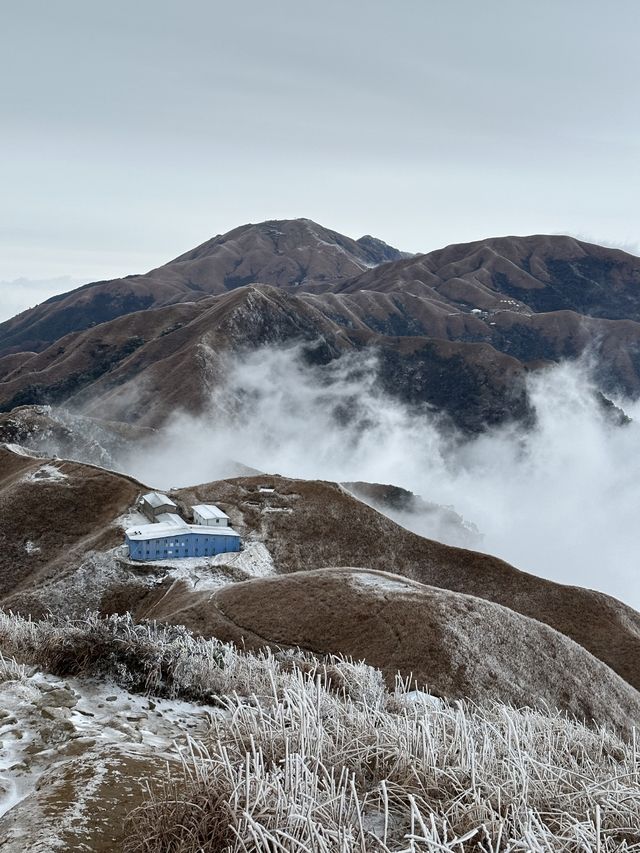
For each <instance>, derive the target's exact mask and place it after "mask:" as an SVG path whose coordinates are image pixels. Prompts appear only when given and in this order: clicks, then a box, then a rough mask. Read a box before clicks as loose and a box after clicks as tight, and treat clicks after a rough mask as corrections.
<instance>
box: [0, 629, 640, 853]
mask: <svg viewBox="0 0 640 853" xmlns="http://www.w3.org/2000/svg"><path fill="white" fill-rule="evenodd" d="M96 638H97V642H95V641H96ZM0 649H2V650H3V651H4V652H6V654H7V655H9V654H11V655H13V656H14V657H15V658H16V659H17V660H18V661H20V662H22V663H25V662H26V663H37V664H38V665H40V666H51V667H58V669H57V670H56V669H55V668H54V669H53V671H54V672H55V671H58V672H60V670H65V669H66V670H67V671H68V670H69V667H72V669H73V671H74V672H75V673H79V674H87V675H89V674H91V675H100V674H108V675H109V676H110V677H114V675H115V676H118V673H120V675H119V676H118V677H119V678H120V679H121V682H124V683H127V682H129V683H131V684H134V686H136V685H137V688H138V689H146V690H149V691H160V692H163V693H164V694H165V695H176V696H177V695H183V696H185V695H191V696H197V697H199V699H200V700H203V699H204V700H205V701H210V702H211V703H212V704H215V705H216V706H217V710H216V712H215V713H212V714H211V718H210V725H209V729H208V732H207V734H206V735H205V736H204V737H203V738H202V739H201V740H199V741H198V742H191V744H190V747H189V749H188V750H187V751H186V752H185V753H184V754H183V769H182V772H181V773H179V774H177V775H174V776H173V777H171V778H167V782H166V786H165V788H164V790H160V791H158V790H156V791H155V793H154V794H153V795H151V794H149V797H148V799H147V801H146V803H145V804H144V805H143V806H141V807H140V808H138V809H136V810H135V811H134V812H133V813H132V814H131V816H130V821H129V823H130V826H129V831H128V841H127V845H126V853H160V851H162V853H196V851H197V853H214V851H215V853H316V851H317V853H400V851H404V853H423V851H424V852H425V853H426V851H429V853H435V852H436V851H451V853H453V852H454V851H455V853H460V851H484V853H507V851H513V853H516V851H518V852H519V853H525V851H533V853H542V852H543V851H544V853H552V852H553V853H555V852H556V851H563V852H566V853H578V851H601V853H612V851H632V850H634V851H640V761H639V756H638V751H637V749H636V743H635V738H633V739H631V740H630V741H629V742H627V741H624V740H622V739H621V738H620V737H618V736H617V735H616V734H615V733H614V732H612V731H608V730H606V729H604V728H601V729H592V728H588V727H586V726H585V725H584V724H582V723H580V722H578V721H575V720H573V719H570V718H568V717H567V716H566V715H565V714H562V713H560V712H557V711H553V710H549V711H542V710H539V709H537V710H534V709H531V708H514V707H511V706H509V705H501V704H496V703H487V704H486V705H482V706H480V705H472V704H470V703H463V702H455V703H451V702H447V701H444V700H442V699H437V698H435V697H433V696H429V695H428V694H426V693H421V692H419V691H415V690H412V689H410V688H411V687H412V685H410V684H409V683H402V682H400V681H398V683H397V685H396V688H395V690H393V691H390V690H388V689H387V688H386V687H385V685H384V682H383V680H382V677H381V675H380V673H379V672H378V671H377V670H375V669H373V668H371V667H369V666H366V665H365V664H359V663H354V662H352V661H348V660H343V659H341V658H328V659H323V660H317V659H315V658H313V657H312V656H310V655H307V654H304V653H301V652H291V651H290V652H283V653H281V654H273V653H270V652H265V653H263V654H260V655H254V654H245V653H242V652H240V651H238V650H237V649H235V648H234V647H232V646H229V645H224V644H221V643H218V642H216V641H215V640H204V639H201V638H195V637H193V636H192V635H190V634H189V633H188V632H186V631H184V630H183V629H174V628H163V627H160V626H154V625H144V626H140V625H135V624H134V623H133V622H132V621H131V620H130V619H129V618H128V617H127V618H124V617H118V618H116V617H111V618H110V619H104V618H100V617H98V616H96V615H90V616H88V617H87V619H86V620H82V621H80V622H69V621H59V620H58V621H54V620H45V621H44V622H39V623H33V622H29V621H28V620H24V619H20V618H17V617H13V616H8V615H3V614H0ZM105 654H106V661H105V660H104V659H103V658H102V656H103V655H105ZM136 659H137V661H138V662H137V663H136V662H135V661H136ZM73 661H75V662H74V663H72V662H73ZM12 666H13V664H12ZM119 668H122V669H119Z"/></svg>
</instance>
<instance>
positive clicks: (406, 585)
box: [349, 572, 416, 592]
mask: <svg viewBox="0 0 640 853" xmlns="http://www.w3.org/2000/svg"><path fill="white" fill-rule="evenodd" d="M349 580H350V582H351V583H352V585H354V586H356V587H358V586H359V587H366V588H368V589H376V590H379V591H381V592H415V590H416V587H415V584H412V583H411V582H410V581H403V580H400V579H397V580H396V579H395V578H389V577H387V576H386V575H376V574H373V573H371V574H368V573H366V572H354V573H353V574H351V575H350V576H349Z"/></svg>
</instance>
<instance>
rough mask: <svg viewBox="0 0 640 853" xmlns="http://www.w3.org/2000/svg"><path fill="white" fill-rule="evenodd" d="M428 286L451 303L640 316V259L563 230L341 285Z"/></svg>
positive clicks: (464, 249)
mask: <svg viewBox="0 0 640 853" xmlns="http://www.w3.org/2000/svg"><path fill="white" fill-rule="evenodd" d="M427 288H428V289H430V290H431V291H432V292H435V293H437V294H438V296H439V297H440V299H441V300H442V302H446V303H447V304H450V305H458V306H459V305H468V306H469V307H471V308H480V309H483V310H505V309H506V308H507V307H508V306H512V307H515V308H516V309H521V310H522V309H524V310H527V309H528V311H529V312H530V313H534V312H535V313H546V312H549V311H575V312H577V313H579V314H584V315H586V316H589V317H599V318H601V319H606V320H623V319H626V320H635V321H640V258H637V257H635V256H634V255H630V254H628V253H627V252H623V251H621V250H620V249H609V248H606V247H604V246H598V245H595V244H592V243H585V242H583V241H581V240H576V239H575V238H573V237H564V236H561V235H558V236H554V235H547V234H536V235H532V236H529V237H495V238H491V239H487V240H478V241H476V242H474V243H461V244H454V245H451V246H447V247H445V248H444V249H438V250H437V251H434V252H430V253H429V254H426V255H417V256H415V257H411V258H408V259H406V260H403V261H400V262H398V263H396V264H394V266H393V267H387V268H386V269H385V270H378V271H374V270H372V271H367V272H366V273H363V274H362V275H359V276H357V277H356V278H355V279H352V280H351V281H348V282H344V283H342V284H339V285H337V286H336V287H334V290H335V291H336V292H338V293H356V292H358V291H361V290H369V289H372V290H376V291H378V292H383V293H391V292H402V293H414V294H420V293H421V292H424V291H425V289H427Z"/></svg>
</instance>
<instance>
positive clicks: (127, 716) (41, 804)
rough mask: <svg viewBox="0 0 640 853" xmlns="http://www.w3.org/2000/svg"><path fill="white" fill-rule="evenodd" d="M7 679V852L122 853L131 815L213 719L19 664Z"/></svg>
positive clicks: (2, 763)
mask: <svg viewBox="0 0 640 853" xmlns="http://www.w3.org/2000/svg"><path fill="white" fill-rule="evenodd" d="M0 669H3V667H2V665H1V664H0ZM0 677H3V678H4V680H2V681H1V682H0V744H1V748H0V815H1V816H0V848H1V849H2V850H3V851H7V853H25V851H26V850H29V851H31V853H45V851H46V853H48V851H53V850H77V851H81V850H95V851H102V850H105V851H106V850H117V849H120V846H121V844H122V842H123V832H124V819H125V817H126V815H127V814H128V813H129V812H130V811H131V810H132V809H133V808H135V807H136V806H137V805H139V804H140V802H141V801H142V799H143V797H144V796H145V795H146V790H147V786H151V787H153V784H154V781H159V780H162V779H164V778H165V776H166V767H167V763H168V764H169V765H177V764H178V763H179V761H180V758H179V755H180V750H181V749H184V748H185V747H186V745H187V742H188V738H189V737H199V736H201V735H202V733H203V731H204V729H205V725H206V723H207V721H208V719H209V715H210V714H211V713H213V711H212V709H211V708H205V707H202V706H197V705H194V704H191V703H188V702H183V701H178V700H166V699H157V698H156V699H150V698H147V697H144V696H140V695H135V694H131V693H128V692H126V691H124V690H122V689H121V688H119V687H117V686H116V685H115V684H113V683H108V682H107V683H105V682H101V681H98V680H87V679H84V680H80V679H76V678H69V679H60V678H57V677H55V676H52V675H48V674H44V673H42V672H39V671H37V670H35V669H34V668H31V669H29V668H27V667H20V666H17V665H15V666H11V665H5V666H4V671H3V672H2V674H1V676H0Z"/></svg>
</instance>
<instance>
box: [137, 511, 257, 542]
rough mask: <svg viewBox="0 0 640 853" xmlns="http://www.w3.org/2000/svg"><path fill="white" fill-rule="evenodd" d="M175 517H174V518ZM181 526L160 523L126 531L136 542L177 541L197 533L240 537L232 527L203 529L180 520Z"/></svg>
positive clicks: (142, 525) (172, 523)
mask: <svg viewBox="0 0 640 853" xmlns="http://www.w3.org/2000/svg"><path fill="white" fill-rule="evenodd" d="M172 517H173V516H172ZM180 521H181V524H180V525H177V524H176V523H175V522H174V521H171V522H165V521H164V520H163V521H162V522H159V523H157V524H140V525H138V526H137V527H130V528H129V529H128V530H126V531H125V535H126V537H127V539H130V540H131V541H134V542H140V541H143V542H144V541H146V540H147V539H175V537H176V536H186V535H187V534H190V533H195V534H196V535H198V536H240V534H239V533H237V532H236V531H235V530H234V529H233V528H232V527H215V528H211V527H203V526H202V525H200V524H187V523H186V521H182V519H180Z"/></svg>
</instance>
